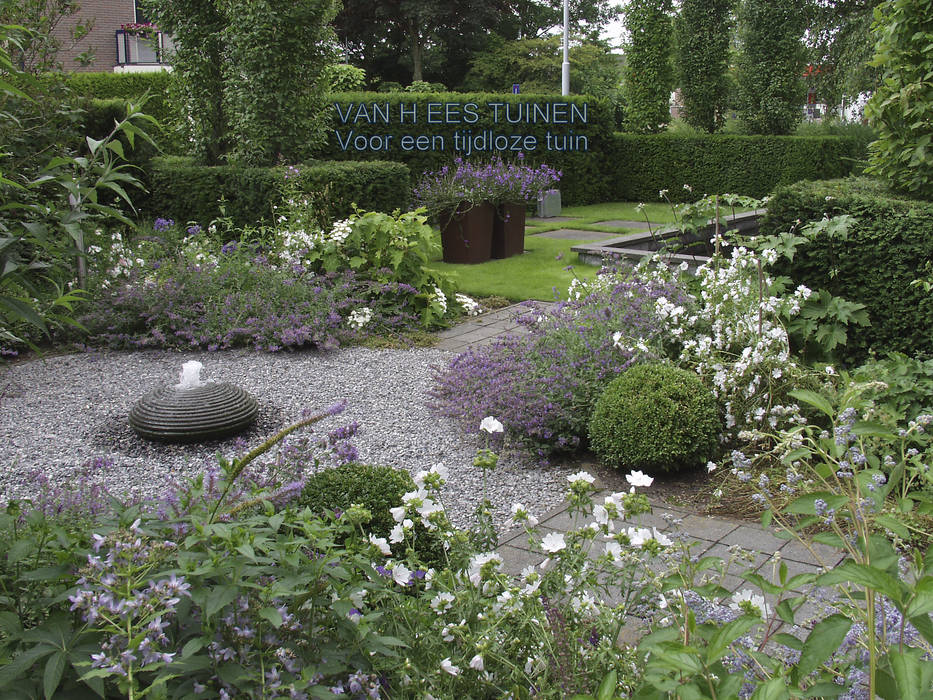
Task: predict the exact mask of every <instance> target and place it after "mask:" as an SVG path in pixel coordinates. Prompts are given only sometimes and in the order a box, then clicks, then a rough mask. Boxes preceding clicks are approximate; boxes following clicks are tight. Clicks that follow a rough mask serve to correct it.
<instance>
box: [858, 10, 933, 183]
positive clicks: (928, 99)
mask: <svg viewBox="0 0 933 700" xmlns="http://www.w3.org/2000/svg"><path fill="white" fill-rule="evenodd" d="M931 12H933V3H931V2H930V0H919V1H918V0H889V1H888V2H883V3H881V4H880V5H879V6H878V7H877V8H876V12H875V23H874V24H873V25H872V29H873V30H874V31H876V32H878V43H877V45H876V46H875V60H874V61H873V65H876V66H881V67H882V69H883V70H884V73H883V74H882V79H881V84H880V85H879V86H878V87H877V89H876V90H875V91H874V94H873V95H872V98H871V100H869V102H868V104H867V105H866V106H865V116H866V117H868V120H869V122H870V123H871V124H872V126H875V127H877V129H878V131H879V137H878V140H877V141H876V142H875V143H873V144H872V147H871V172H874V173H877V174H878V175H879V176H881V177H883V178H886V179H889V180H890V181H891V182H893V183H894V185H895V186H896V187H898V188H899V189H901V190H902V191H904V192H908V193H910V194H912V195H913V196H915V197H923V198H924V199H933V155H931V154H930V148H929V146H930V130H931V129H933V82H931V81H930V72H931V71H933V56H931V55H930V39H931V30H930V13H931Z"/></svg>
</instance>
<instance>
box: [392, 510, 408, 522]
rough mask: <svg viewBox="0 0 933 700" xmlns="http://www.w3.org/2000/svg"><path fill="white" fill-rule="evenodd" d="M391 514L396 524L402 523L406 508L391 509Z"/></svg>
mask: <svg viewBox="0 0 933 700" xmlns="http://www.w3.org/2000/svg"><path fill="white" fill-rule="evenodd" d="M389 512H390V513H392V518H393V519H394V520H395V522H397V523H400V522H402V520H404V518H405V506H396V507H395V508H389Z"/></svg>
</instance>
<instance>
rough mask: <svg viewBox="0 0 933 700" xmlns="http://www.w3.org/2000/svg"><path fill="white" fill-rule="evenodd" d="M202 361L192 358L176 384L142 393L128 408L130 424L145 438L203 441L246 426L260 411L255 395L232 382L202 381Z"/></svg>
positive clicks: (222, 436)
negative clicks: (131, 406)
mask: <svg viewBox="0 0 933 700" xmlns="http://www.w3.org/2000/svg"><path fill="white" fill-rule="evenodd" d="M202 369H203V365H202V364H201V363H200V362H198V361H196V360H191V361H189V362H185V363H184V364H183V365H182V368H181V375H180V376H179V382H178V383H177V384H172V385H166V386H162V387H160V388H157V389H154V390H152V391H150V392H149V393H148V394H146V395H145V396H143V397H142V398H141V399H140V400H139V401H137V402H136V405H135V406H133V408H132V410H131V411H130V416H129V421H130V426H132V428H133V430H135V431H136V433H137V434H138V435H140V436H141V437H144V438H146V439H147V440H158V441H161V442H205V441H207V440H217V439H221V438H225V437H230V436H232V435H236V434H237V433H240V432H242V431H243V430H245V429H246V428H248V427H249V426H250V425H251V424H252V423H253V421H254V420H256V415H257V414H258V413H259V406H258V404H257V403H256V399H254V398H253V397H252V396H250V395H249V394H248V393H247V392H245V391H244V390H243V389H241V388H240V387H238V386H235V385H234V384H230V383H227V382H213V381H206V382H205V381H202V380H201V370H202Z"/></svg>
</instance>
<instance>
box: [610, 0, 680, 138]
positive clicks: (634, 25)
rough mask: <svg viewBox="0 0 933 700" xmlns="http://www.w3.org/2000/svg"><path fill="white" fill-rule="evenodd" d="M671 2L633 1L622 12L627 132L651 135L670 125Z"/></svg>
mask: <svg viewBox="0 0 933 700" xmlns="http://www.w3.org/2000/svg"><path fill="white" fill-rule="evenodd" d="M672 14H673V3H672V2H671V0H633V1H632V2H629V3H628V4H627V5H626V8H625V15H624V17H625V28H626V30H627V31H628V35H629V40H628V43H627V44H626V46H625V67H624V69H623V72H622V97H623V99H624V102H625V107H624V113H625V120H624V125H625V129H626V130H627V131H633V132H636V133H640V134H653V133H656V132H658V131H661V130H663V129H664V126H665V125H666V124H667V123H668V122H669V121H670V118H671V109H670V100H671V90H672V89H673V88H674V69H673V64H672V63H671V42H672V39H673V24H672V21H671V20H672V17H671V15H672Z"/></svg>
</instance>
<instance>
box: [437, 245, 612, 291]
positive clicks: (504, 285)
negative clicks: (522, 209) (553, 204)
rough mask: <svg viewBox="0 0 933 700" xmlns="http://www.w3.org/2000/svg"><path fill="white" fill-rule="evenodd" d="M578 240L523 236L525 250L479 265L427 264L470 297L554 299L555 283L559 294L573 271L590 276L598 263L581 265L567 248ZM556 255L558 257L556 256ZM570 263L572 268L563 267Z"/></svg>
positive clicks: (584, 277)
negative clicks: (451, 279)
mask: <svg viewBox="0 0 933 700" xmlns="http://www.w3.org/2000/svg"><path fill="white" fill-rule="evenodd" d="M591 240H592V239H585V240H582V239H581V240H579V241H568V240H557V239H551V238H541V237H538V236H529V235H526V236H525V253H523V254H522V255H516V256H513V257H511V258H507V259H505V260H490V261H489V262H485V263H480V264H479V265H454V264H451V263H445V262H441V261H440V260H437V261H435V262H432V263H431V265H430V267H431V268H432V269H435V270H437V271H439V272H443V273H445V274H448V275H450V276H451V277H453V279H454V282H455V283H456V285H457V288H458V289H459V290H460V291H461V292H463V293H464V294H468V295H470V296H472V297H487V296H500V297H505V298H506V299H510V300H512V301H525V300H526V299H537V300H539V301H553V300H554V291H553V290H554V287H557V291H558V292H559V293H560V295H561V296H562V297H565V296H566V294H567V287H569V286H570V281H571V280H572V279H573V278H574V274H575V275H576V276H577V277H580V278H582V279H592V278H593V277H594V276H595V275H596V273H597V271H598V270H599V268H598V267H596V266H595V265H582V264H580V263H579V261H578V260H577V254H576V253H571V252H570V248H571V246H574V245H576V244H578V243H584V242H590V241H591ZM558 256H560V257H561V259H559V260H558V259H557V258H558ZM568 265H573V272H569V271H567V270H565V269H564V268H565V267H567V266H568Z"/></svg>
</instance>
